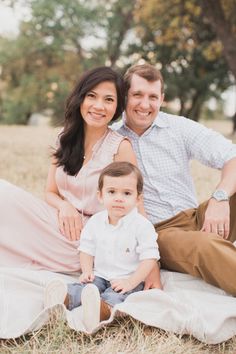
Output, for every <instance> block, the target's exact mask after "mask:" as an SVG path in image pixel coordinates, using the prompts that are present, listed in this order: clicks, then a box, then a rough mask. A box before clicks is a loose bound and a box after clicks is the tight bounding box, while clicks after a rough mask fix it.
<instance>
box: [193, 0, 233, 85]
mask: <svg viewBox="0 0 236 354" xmlns="http://www.w3.org/2000/svg"><path fill="white" fill-rule="evenodd" d="M199 4H200V6H201V8H202V12H203V16H205V17H206V18H207V19H208V20H209V22H210V25H211V27H212V28H213V30H214V31H215V33H216V35H217V37H218V39H219V40H220V41H221V43H222V45H223V55H224V57H225V59H226V61H227V63H228V66H229V69H230V70H231V72H232V74H233V75H234V77H235V79H236V34H235V32H234V31H233V24H231V23H230V22H229V21H228V19H227V18H226V16H225V13H224V10H223V8H222V5H221V1H220V0H202V1H200V2H199ZM235 11H236V6H235Z"/></svg>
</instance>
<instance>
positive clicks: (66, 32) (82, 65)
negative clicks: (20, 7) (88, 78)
mask: <svg viewBox="0 0 236 354" xmlns="http://www.w3.org/2000/svg"><path fill="white" fill-rule="evenodd" d="M28 3H29V5H30V7H31V18H30V20H28V21H22V23H21V26H20V34H19V36H18V37H17V38H14V39H2V40H1V41H0V46H1V50H0V65H1V67H2V77H1V78H2V81H3V82H4V83H5V89H4V92H3V93H2V95H3V97H4V99H2V109H1V116H0V120H1V121H2V122H6V123H20V124H25V123H26V122H27V120H28V118H29V116H30V115H31V113H33V112H35V111H42V110H44V109H46V108H52V109H53V112H54V121H61V119H62V116H63V111H64V109H63V108H64V101H65V97H66V96H67V93H68V91H69V88H70V87H71V86H72V84H73V83H74V82H75V81H76V79H77V78H78V76H79V74H80V73H81V72H82V71H83V70H85V69H86V68H88V67H90V66H91V64H90V60H91V61H92V59H91V55H90V53H89V52H87V51H86V50H85V49H83V45H82V41H83V40H84V38H85V36H86V35H87V36H88V35H89V34H90V33H91V28H93V26H92V24H93V23H96V16H95V15H96V11H95V10H96V9H95V10H94V9H93V8H92V7H91V5H84V4H83V2H82V1H80V2H78V1H74V2H70V1H69V0H57V1H55V0H51V1H50V2H48V1H45V0H37V1H36V0H30V1H28ZM96 62H99V58H96ZM99 64H102V63H101V62H99Z"/></svg>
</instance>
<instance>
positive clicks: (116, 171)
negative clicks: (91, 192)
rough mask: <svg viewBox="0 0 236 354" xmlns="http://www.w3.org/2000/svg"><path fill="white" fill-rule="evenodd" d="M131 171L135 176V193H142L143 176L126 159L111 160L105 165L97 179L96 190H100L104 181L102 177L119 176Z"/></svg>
mask: <svg viewBox="0 0 236 354" xmlns="http://www.w3.org/2000/svg"><path fill="white" fill-rule="evenodd" d="M131 173H134V174H135V176H136V178H137V193H138V195H140V194H142V192H143V177H142V174H141V172H140V170H139V169H138V167H136V166H134V165H133V164H132V163H130V162H126V161H117V162H112V163H110V164H109V165H107V166H106V167H105V168H104V169H103V170H102V172H101V174H100V176H99V180H98V190H99V191H100V192H101V191H102V188H103V183H104V177H105V176H109V177H121V176H128V175H130V174H131Z"/></svg>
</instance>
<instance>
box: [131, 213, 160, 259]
mask: <svg viewBox="0 0 236 354" xmlns="http://www.w3.org/2000/svg"><path fill="white" fill-rule="evenodd" d="M157 238H158V235H157V233H156V231H155V228H154V226H153V225H152V223H151V222H150V221H148V220H147V219H145V222H143V223H142V225H140V227H139V230H138V233H137V242H138V245H137V247H136V252H137V253H138V254H139V260H140V261H142V260H144V259H156V260H159V259H160V253H159V248H158V244H157Z"/></svg>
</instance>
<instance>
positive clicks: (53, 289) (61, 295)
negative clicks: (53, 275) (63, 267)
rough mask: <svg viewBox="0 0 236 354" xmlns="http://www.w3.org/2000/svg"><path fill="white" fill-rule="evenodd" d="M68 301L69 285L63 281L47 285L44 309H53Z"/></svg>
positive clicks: (51, 282) (55, 281)
mask: <svg viewBox="0 0 236 354" xmlns="http://www.w3.org/2000/svg"><path fill="white" fill-rule="evenodd" d="M66 299H67V285H66V284H65V283H64V282H63V281H62V280H60V279H54V280H52V281H50V282H49V283H48V284H47V285H46V288H45V291H44V307H52V306H55V305H57V304H63V303H65V301H66ZM65 305H66V304H65Z"/></svg>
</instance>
